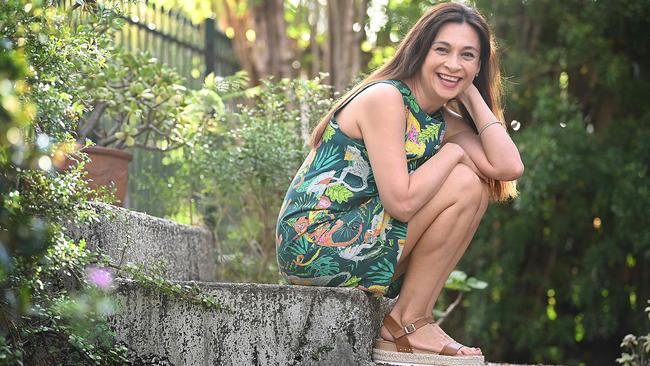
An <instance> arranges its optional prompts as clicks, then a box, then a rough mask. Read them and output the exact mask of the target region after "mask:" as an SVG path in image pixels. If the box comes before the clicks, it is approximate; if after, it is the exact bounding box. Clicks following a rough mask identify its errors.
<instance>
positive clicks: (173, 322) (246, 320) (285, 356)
mask: <svg viewBox="0 0 650 366" xmlns="http://www.w3.org/2000/svg"><path fill="white" fill-rule="evenodd" d="M179 284H181V285H186V284H189V285H191V284H196V285H198V286H199V287H200V288H201V290H202V291H203V292H204V293H206V294H209V295H212V296H214V298H215V299H216V300H217V303H218V304H219V306H220V307H221V309H220V310H214V309H209V310H206V308H204V307H203V306H201V305H195V304H191V303H188V302H187V301H184V300H180V299H177V298H174V297H170V296H166V295H163V294H161V293H160V292H158V291H156V290H152V289H145V288H142V287H140V286H139V285H138V284H136V283H134V282H132V281H126V280H120V281H119V285H118V288H117V291H116V295H115V298H116V301H117V305H118V306H117V313H116V314H115V316H113V317H112V319H111V320H110V322H111V324H112V326H113V327H114V328H115V330H116V333H117V338H118V340H119V341H122V342H124V343H126V344H128V345H129V348H131V349H132V350H133V351H134V352H135V353H136V354H137V355H138V357H139V358H140V359H142V360H154V359H156V360H158V361H156V362H157V363H155V364H159V365H163V364H165V365H175V366H181V365H192V366H207V365H210V366H212V365H220V366H230V365H232V366H247V365H265V366H266V365H282V366H285V365H328V366H332V365H337V366H347V365H358V366H373V365H374V363H372V361H371V359H370V354H371V350H372V344H373V340H374V337H375V334H377V331H378V329H379V326H380V323H381V319H382V318H383V315H384V313H385V311H386V310H387V309H388V305H389V304H388V301H387V300H379V299H370V298H368V297H367V296H366V295H365V294H364V293H363V292H362V291H359V290H354V289H342V288H316V287H303V286H280V285H263V284H224V283H195V282H179ZM161 360H164V362H167V363H161V362H163V361H161ZM143 363H145V364H146V362H143ZM149 364H151V363H149Z"/></svg>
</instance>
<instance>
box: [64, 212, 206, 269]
mask: <svg viewBox="0 0 650 366" xmlns="http://www.w3.org/2000/svg"><path fill="white" fill-rule="evenodd" d="M94 207H95V208H96V210H97V212H98V213H99V216H100V220H99V222H96V223H93V224H90V225H88V226H85V227H81V228H75V227H69V228H68V231H69V234H70V235H71V236H72V237H73V238H74V239H80V238H84V239H86V241H87V242H88V247H89V248H99V249H101V251H102V252H103V253H105V254H107V255H108V256H110V257H111V258H113V260H115V261H116V262H120V261H123V262H122V263H140V264H145V265H147V266H151V265H154V264H155V263H159V262H162V263H163V264H164V265H163V266H162V271H161V273H162V275H163V276H164V277H165V278H167V279H170V280H181V281H185V280H197V281H213V280H214V279H215V278H216V271H215V259H214V252H215V249H214V248H215V244H214V240H213V237H212V234H211V233H210V232H209V231H208V230H206V229H203V228H198V227H192V226H187V225H181V224H177V223H175V222H173V221H169V220H165V219H161V218H157V217H153V216H149V215H146V214H143V213H140V212H135V211H130V210H127V209H123V208H119V207H115V206H110V205H105V204H94Z"/></svg>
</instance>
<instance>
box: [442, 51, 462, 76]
mask: <svg viewBox="0 0 650 366" xmlns="http://www.w3.org/2000/svg"><path fill="white" fill-rule="evenodd" d="M445 66H446V67H447V68H448V69H449V71H452V72H456V71H458V70H460V64H459V63H458V60H457V58H456V56H453V55H450V56H449V57H447V60H446V61H445Z"/></svg>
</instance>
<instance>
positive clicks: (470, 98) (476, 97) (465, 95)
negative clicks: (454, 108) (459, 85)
mask: <svg viewBox="0 0 650 366" xmlns="http://www.w3.org/2000/svg"><path fill="white" fill-rule="evenodd" d="M456 98H457V99H458V101H459V102H461V103H463V105H464V106H465V108H467V111H468V112H469V114H470V115H471V116H472V118H474V114H473V109H474V108H473V107H474V106H476V105H477V103H481V102H482V103H483V104H485V105H486V106H487V103H485V100H484V99H483V96H481V92H479V91H478V89H477V88H476V85H474V84H469V86H468V87H467V88H466V89H465V90H463V91H462V92H460V93H459V94H458V97H456Z"/></svg>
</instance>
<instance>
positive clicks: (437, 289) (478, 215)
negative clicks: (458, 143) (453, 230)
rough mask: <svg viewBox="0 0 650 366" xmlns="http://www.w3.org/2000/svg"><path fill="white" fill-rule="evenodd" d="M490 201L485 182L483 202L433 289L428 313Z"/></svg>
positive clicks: (467, 245)
mask: <svg viewBox="0 0 650 366" xmlns="http://www.w3.org/2000/svg"><path fill="white" fill-rule="evenodd" d="M488 202H489V192H488V188H487V185H485V184H483V192H482V196H481V203H480V204H479V207H478V209H477V210H476V213H475V214H474V218H473V220H472V223H471V225H470V226H469V228H468V230H467V233H466V234H465V239H464V240H463V243H462V244H461V245H460V246H459V247H458V248H457V249H456V253H454V256H453V257H452V258H450V260H449V263H448V265H447V268H446V269H445V272H444V273H445V275H444V276H443V279H444V281H439V282H438V283H437V286H436V287H435V289H434V290H433V296H431V300H429V306H428V307H427V311H428V312H427V314H431V313H432V312H433V307H434V306H435V305H436V301H437V300H438V296H440V292H441V291H442V289H443V287H444V285H445V283H446V282H447V278H448V277H449V275H450V274H451V271H453V270H454V268H456V265H457V264H458V262H459V261H460V258H461V257H462V256H463V254H465V251H466V250H467V248H468V247H469V244H470V242H471V241H472V238H473V237H474V234H475V233H476V229H478V226H479V224H480V223H481V219H482V218H483V214H485V210H486V209H487V206H488Z"/></svg>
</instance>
